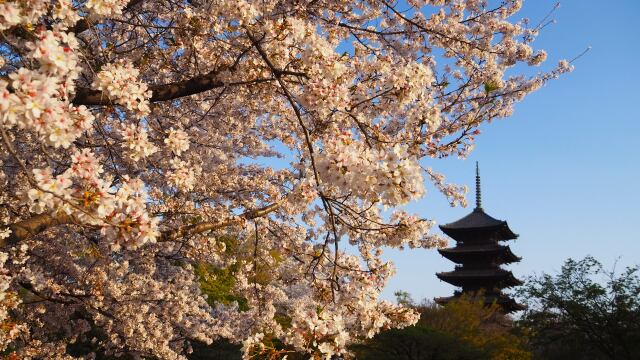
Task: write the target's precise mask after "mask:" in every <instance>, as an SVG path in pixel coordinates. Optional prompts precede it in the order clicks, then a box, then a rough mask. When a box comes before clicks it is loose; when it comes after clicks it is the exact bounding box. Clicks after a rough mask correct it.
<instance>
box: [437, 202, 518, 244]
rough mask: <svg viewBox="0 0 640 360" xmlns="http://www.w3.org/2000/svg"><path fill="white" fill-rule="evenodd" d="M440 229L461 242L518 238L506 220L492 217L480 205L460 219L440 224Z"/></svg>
mask: <svg viewBox="0 0 640 360" xmlns="http://www.w3.org/2000/svg"><path fill="white" fill-rule="evenodd" d="M440 229H441V230H442V232H444V233H445V234H447V235H449V236H450V237H452V238H454V239H455V240H456V241H459V242H470V243H483V242H495V241H502V240H513V239H517V238H518V234H515V233H514V232H513V231H511V229H509V225H507V222H506V221H502V220H497V219H494V218H492V217H491V216H489V215H487V214H486V213H485V212H484V210H482V208H480V207H476V208H475V209H473V211H472V212H471V213H470V214H469V215H467V216H465V217H463V218H462V219H460V220H458V221H455V222H452V223H449V224H445V225H442V226H440Z"/></svg>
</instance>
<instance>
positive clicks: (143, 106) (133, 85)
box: [92, 61, 151, 116]
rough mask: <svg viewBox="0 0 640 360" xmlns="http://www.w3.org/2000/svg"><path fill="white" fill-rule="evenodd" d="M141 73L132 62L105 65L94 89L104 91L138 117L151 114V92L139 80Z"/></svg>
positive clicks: (98, 75)
mask: <svg viewBox="0 0 640 360" xmlns="http://www.w3.org/2000/svg"><path fill="white" fill-rule="evenodd" d="M139 75H140V71H139V70H138V69H137V68H135V67H134V66H133V64H131V63H130V62H126V61H121V62H116V63H109V64H107V65H105V66H104V67H103V68H102V69H101V70H100V72H98V73H97V74H96V77H95V79H94V81H93V84H92V86H93V88H94V89H97V90H101V91H104V92H105V94H106V95H107V96H109V98H110V99H111V100H113V101H114V102H115V103H117V104H119V105H122V106H124V107H125V108H126V109H127V110H129V111H131V112H133V113H135V114H136V115H138V116H146V115H148V114H149V111H150V108H149V98H150V97H151V91H150V90H149V88H148V86H147V84H145V83H144V82H141V81H139V80H138V76H139Z"/></svg>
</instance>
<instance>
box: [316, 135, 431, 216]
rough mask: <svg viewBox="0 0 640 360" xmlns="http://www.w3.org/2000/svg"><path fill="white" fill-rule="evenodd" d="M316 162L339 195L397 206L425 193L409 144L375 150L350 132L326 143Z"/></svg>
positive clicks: (322, 175) (329, 184) (326, 182)
mask: <svg viewBox="0 0 640 360" xmlns="http://www.w3.org/2000/svg"><path fill="white" fill-rule="evenodd" d="M316 164H317V167H318V171H319V173H320V180H321V181H322V182H323V186H324V184H327V186H333V187H335V188H336V189H337V191H338V193H339V194H347V193H350V194H353V195H354V196H357V197H359V198H362V199H367V200H369V201H372V202H380V203H382V204H384V205H388V206H396V205H402V204H405V203H407V202H408V201H409V200H413V199H417V198H419V197H420V196H422V195H423V194H424V184H423V178H422V173H421V172H422V170H421V168H420V165H419V164H418V161H417V159H416V158H415V156H412V155H411V154H409V152H408V147H407V146H406V145H402V144H397V145H395V146H393V147H392V148H386V149H371V148H368V147H367V145H366V144H364V143H363V142H362V141H360V140H358V139H354V137H353V135H352V133H351V132H349V131H343V132H339V133H335V134H332V136H330V137H328V138H327V139H325V141H324V142H323V148H322V153H321V154H320V155H318V156H317V159H316Z"/></svg>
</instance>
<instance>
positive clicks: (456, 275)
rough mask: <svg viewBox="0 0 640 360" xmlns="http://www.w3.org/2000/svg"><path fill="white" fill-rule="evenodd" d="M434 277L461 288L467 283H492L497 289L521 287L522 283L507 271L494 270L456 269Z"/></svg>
mask: <svg viewBox="0 0 640 360" xmlns="http://www.w3.org/2000/svg"><path fill="white" fill-rule="evenodd" d="M436 276H437V277H438V278H439V279H440V280H443V281H446V282H448V283H450V284H452V285H456V286H463V285H465V284H469V283H494V282H497V283H498V284H495V285H496V286H499V287H509V286H517V285H522V281H520V280H518V279H516V277H515V276H513V273H512V272H511V271H508V270H504V269H500V268H496V269H464V268H462V267H458V268H456V270H454V271H447V272H440V273H436Z"/></svg>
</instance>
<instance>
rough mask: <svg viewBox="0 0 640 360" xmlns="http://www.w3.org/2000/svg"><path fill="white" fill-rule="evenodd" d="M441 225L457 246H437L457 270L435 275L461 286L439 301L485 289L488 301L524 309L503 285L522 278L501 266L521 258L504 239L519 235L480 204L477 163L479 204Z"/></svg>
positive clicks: (511, 238) (477, 197) (510, 308)
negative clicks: (505, 291) (452, 293)
mask: <svg viewBox="0 0 640 360" xmlns="http://www.w3.org/2000/svg"><path fill="white" fill-rule="evenodd" d="M440 229H441V230H442V231H443V232H444V233H445V234H447V235H448V236H449V237H451V238H453V239H454V240H456V246H455V247H453V248H448V249H440V250H438V251H439V252H440V254H441V255H442V256H444V257H445V258H447V259H449V260H451V261H453V262H454V263H456V264H457V265H456V267H455V269H454V271H448V272H441V273H437V274H436V275H437V276H438V278H439V279H440V280H443V281H446V282H448V283H449V284H452V285H454V286H458V287H460V288H462V289H461V290H457V291H455V292H454V295H453V296H450V297H443V298H436V299H435V300H436V302H437V303H438V304H441V305H443V304H446V303H447V302H449V301H451V300H452V299H455V298H458V297H460V296H461V295H462V294H463V293H468V294H471V295H473V294H477V293H478V292H479V291H482V292H483V293H484V295H483V296H484V298H485V302H486V303H487V304H491V303H494V302H495V303H497V304H498V305H500V306H501V307H502V309H503V310H504V311H505V312H507V313H509V312H513V311H518V310H522V309H524V306H523V305H521V304H518V303H517V302H516V301H515V300H513V299H512V298H510V297H509V296H507V295H506V294H504V293H503V292H502V289H504V288H508V287H511V286H516V285H521V284H522V282H521V281H520V280H518V279H516V278H515V277H514V276H513V273H511V271H508V270H505V269H503V268H501V267H500V265H503V264H509V263H513V262H518V261H520V259H521V258H519V257H517V256H515V255H514V254H513V253H512V252H511V249H510V248H509V246H508V245H502V244H501V242H503V241H507V240H513V239H516V238H517V237H518V235H517V234H514V233H513V231H511V229H509V226H508V225H507V222H506V221H502V220H497V219H494V218H493V217H491V216H489V215H487V213H485V212H484V210H483V209H482V206H481V194H480V171H479V169H478V163H476V208H475V209H473V211H472V212H471V213H470V214H469V215H467V216H465V217H463V218H462V219H460V220H458V221H455V222H452V223H449V224H445V225H441V226H440Z"/></svg>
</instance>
